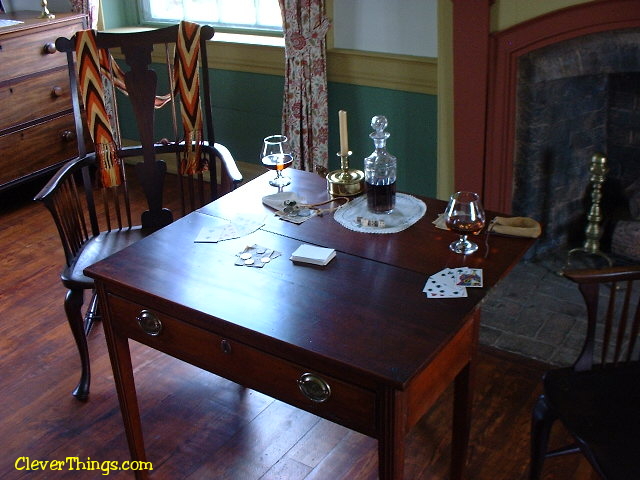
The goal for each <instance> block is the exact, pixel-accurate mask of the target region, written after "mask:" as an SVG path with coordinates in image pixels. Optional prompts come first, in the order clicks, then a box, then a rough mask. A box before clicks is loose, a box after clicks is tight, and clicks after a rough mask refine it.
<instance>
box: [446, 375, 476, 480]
mask: <svg viewBox="0 0 640 480" xmlns="http://www.w3.org/2000/svg"><path fill="white" fill-rule="evenodd" d="M471 369H472V366H471V363H468V364H467V365H466V366H465V367H464V368H463V369H462V370H461V371H460V373H458V375H457V376H456V379H455V383H454V398H453V433H452V438H451V480H462V479H464V478H465V470H466V465H467V447H468V444H469V431H470V429H471V405H472V400H473V388H472V384H471V377H472V375H471Z"/></svg>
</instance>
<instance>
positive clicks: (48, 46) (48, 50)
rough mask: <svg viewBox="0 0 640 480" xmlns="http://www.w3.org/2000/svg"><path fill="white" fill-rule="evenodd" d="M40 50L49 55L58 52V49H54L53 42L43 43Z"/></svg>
mask: <svg viewBox="0 0 640 480" xmlns="http://www.w3.org/2000/svg"><path fill="white" fill-rule="evenodd" d="M42 50H43V51H44V53H47V54H49V55H50V54H52V53H56V52H57V51H58V49H57V48H56V44H55V43H53V42H48V43H45V44H44V47H43V48H42Z"/></svg>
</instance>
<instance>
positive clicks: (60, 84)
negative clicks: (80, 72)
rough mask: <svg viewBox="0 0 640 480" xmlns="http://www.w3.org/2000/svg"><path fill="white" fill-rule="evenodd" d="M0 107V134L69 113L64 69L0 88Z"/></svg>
mask: <svg viewBox="0 0 640 480" xmlns="http://www.w3.org/2000/svg"><path fill="white" fill-rule="evenodd" d="M0 104H1V105H2V116H1V117H0V130H3V129H5V128H9V127H11V126H13V125H19V124H22V123H26V122H31V121H34V120H37V119H39V118H42V117H46V116H49V115H52V114H55V113H58V112H62V111H64V110H69V109H71V95H70V94H69V75H68V73H67V69H66V68H59V69H57V70H54V71H52V72H50V73H47V74H45V75H38V76H35V77H28V78H27V79H24V80H21V81H20V82H14V83H8V84H5V85H3V86H0Z"/></svg>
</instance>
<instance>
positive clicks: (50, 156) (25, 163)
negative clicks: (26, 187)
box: [0, 113, 78, 184]
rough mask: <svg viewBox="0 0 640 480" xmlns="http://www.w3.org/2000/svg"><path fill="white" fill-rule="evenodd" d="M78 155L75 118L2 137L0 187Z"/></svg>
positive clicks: (57, 119)
mask: <svg viewBox="0 0 640 480" xmlns="http://www.w3.org/2000/svg"><path fill="white" fill-rule="evenodd" d="M77 154H78V147H77V142H76V140H75V126H74V122H73V114H71V113H69V114H66V115H63V116H61V117H57V118H54V119H53V120H49V121H47V122H43V123H39V124H36V125H33V126H31V127H29V128H25V129H23V130H19V131H17V132H13V133H11V134H7V135H2V136H0V161H1V162H2V168H1V169H0V184H3V183H6V182H9V181H11V180H14V179H17V178H20V177H23V176H25V175H28V174H31V173H34V172H37V171H38V170H42V169H44V168H46V167H49V166H51V165H55V164H57V163H60V162H62V161H64V160H67V159H69V158H72V157H74V156H76V155H77Z"/></svg>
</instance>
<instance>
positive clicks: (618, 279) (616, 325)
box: [564, 266, 640, 370]
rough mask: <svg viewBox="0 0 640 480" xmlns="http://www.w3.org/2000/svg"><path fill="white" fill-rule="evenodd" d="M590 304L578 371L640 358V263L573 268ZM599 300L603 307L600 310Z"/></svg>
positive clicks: (572, 274) (569, 274)
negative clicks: (585, 268)
mask: <svg viewBox="0 0 640 480" xmlns="http://www.w3.org/2000/svg"><path fill="white" fill-rule="evenodd" d="M564 275H565V276H566V277H567V278H569V279H571V280H573V281H574V282H576V283H577V284H578V286H579V289H580V292H581V293H582V296H583V297H584V300H585V304H586V307H587V332H586V335H585V341H584V344H583V348H582V351H581V353H580V355H579V357H578V359H577V361H576V362H575V364H574V368H575V369H576V370H589V369H591V368H592V367H593V366H594V365H595V364H600V365H608V364H612V365H617V364H619V363H621V362H629V361H637V360H638V359H639V357H640V352H639V350H640V346H639V344H638V334H639V333H640V285H639V284H640V266H631V267H612V268H606V269H601V270H571V271H566V272H564ZM600 300H603V302H602V305H603V308H602V309H600V308H599V305H600Z"/></svg>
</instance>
